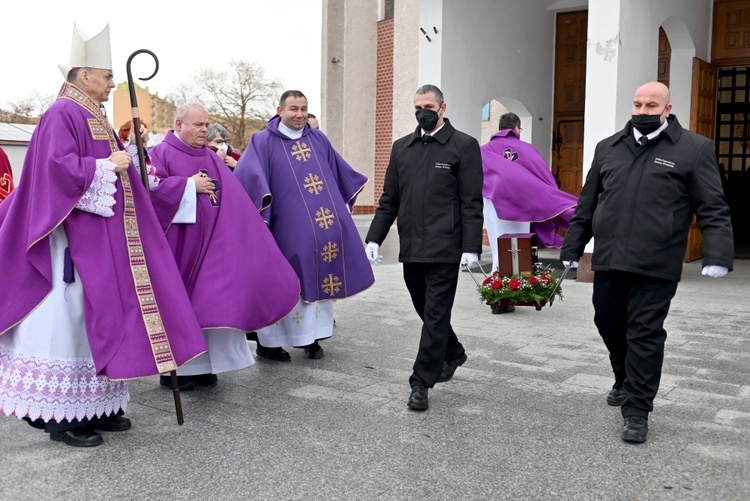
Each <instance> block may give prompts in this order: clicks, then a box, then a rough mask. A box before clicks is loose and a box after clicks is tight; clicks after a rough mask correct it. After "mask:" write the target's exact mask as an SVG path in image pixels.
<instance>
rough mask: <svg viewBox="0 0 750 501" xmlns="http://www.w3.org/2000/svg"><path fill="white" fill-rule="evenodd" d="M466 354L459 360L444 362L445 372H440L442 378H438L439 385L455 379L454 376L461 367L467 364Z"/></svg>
mask: <svg viewBox="0 0 750 501" xmlns="http://www.w3.org/2000/svg"><path fill="white" fill-rule="evenodd" d="M466 358H467V357H466V352H464V354H463V355H461V356H460V357H458V358H454V359H453V360H449V361H446V362H443V370H441V371H440V377H438V380H437V382H438V383H445V382H446V381H450V380H451V379H452V378H453V374H454V373H455V372H456V369H458V368H459V367H460V366H462V365H463V364H464V362H466Z"/></svg>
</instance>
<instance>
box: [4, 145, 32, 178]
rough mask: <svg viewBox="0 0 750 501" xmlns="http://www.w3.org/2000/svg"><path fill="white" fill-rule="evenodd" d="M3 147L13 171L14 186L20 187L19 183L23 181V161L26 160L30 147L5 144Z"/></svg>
mask: <svg viewBox="0 0 750 501" xmlns="http://www.w3.org/2000/svg"><path fill="white" fill-rule="evenodd" d="M1 146H2V148H3V151H5V154H6V155H8V160H9V161H10V167H11V169H12V170H13V184H14V185H16V186H18V182H19V181H20V180H21V170H22V167H23V161H24V159H25V158H26V150H28V149H29V145H27V144H24V145H20V144H3V145H1Z"/></svg>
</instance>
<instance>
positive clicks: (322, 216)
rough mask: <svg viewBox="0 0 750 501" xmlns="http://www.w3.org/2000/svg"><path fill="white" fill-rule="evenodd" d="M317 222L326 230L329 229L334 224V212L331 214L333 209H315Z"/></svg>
mask: <svg viewBox="0 0 750 501" xmlns="http://www.w3.org/2000/svg"><path fill="white" fill-rule="evenodd" d="M315 222H316V223H318V226H320V227H321V228H323V229H324V230H327V229H329V228H330V227H331V226H333V214H331V210H330V209H326V208H325V207H321V208H320V209H318V210H317V211H315Z"/></svg>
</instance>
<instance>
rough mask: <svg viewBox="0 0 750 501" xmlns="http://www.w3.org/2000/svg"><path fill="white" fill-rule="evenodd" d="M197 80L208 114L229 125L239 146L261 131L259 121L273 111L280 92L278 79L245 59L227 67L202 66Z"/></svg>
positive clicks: (241, 147) (233, 62)
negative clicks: (269, 76)
mask: <svg viewBox="0 0 750 501" xmlns="http://www.w3.org/2000/svg"><path fill="white" fill-rule="evenodd" d="M195 83H196V85H197V87H198V88H199V89H200V91H201V94H202V96H201V99H200V101H201V102H203V104H204V105H205V106H206V110H207V111H208V113H209V114H210V115H212V116H213V117H216V118H217V119H218V121H220V122H221V123H222V125H223V126H224V127H226V128H227V130H228V131H229V133H230V134H231V135H232V142H233V143H235V144H234V145H235V146H238V147H239V148H240V149H244V148H245V146H246V145H247V142H248V140H249V139H250V137H249V135H250V133H251V132H255V131H256V130H258V122H259V121H260V122H265V120H267V119H268V118H269V117H270V116H271V115H272V114H273V112H274V110H275V103H276V100H277V99H278V97H279V94H280V92H281V83H280V82H279V81H278V80H271V79H268V78H266V76H265V72H264V71H263V68H262V67H261V66H259V65H258V64H255V63H251V62H249V61H245V60H234V61H232V62H231V64H230V68H229V69H228V70H215V69H211V68H203V69H201V70H200V71H199V73H198V75H197V76H196V79H195Z"/></svg>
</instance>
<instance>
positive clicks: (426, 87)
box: [416, 84, 445, 106]
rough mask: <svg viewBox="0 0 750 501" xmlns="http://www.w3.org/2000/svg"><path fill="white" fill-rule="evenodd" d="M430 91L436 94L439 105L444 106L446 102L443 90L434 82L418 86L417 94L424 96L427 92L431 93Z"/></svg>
mask: <svg viewBox="0 0 750 501" xmlns="http://www.w3.org/2000/svg"><path fill="white" fill-rule="evenodd" d="M430 92H432V93H434V94H435V100H436V101H437V103H438V106H442V105H443V103H444V102H445V99H444V98H443V92H442V91H441V90H440V89H438V88H437V87H436V86H434V85H432V84H425V85H423V86H421V87H420V88H418V89H417V93H416V95H417V96H423V95H425V94H429V93H430Z"/></svg>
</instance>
